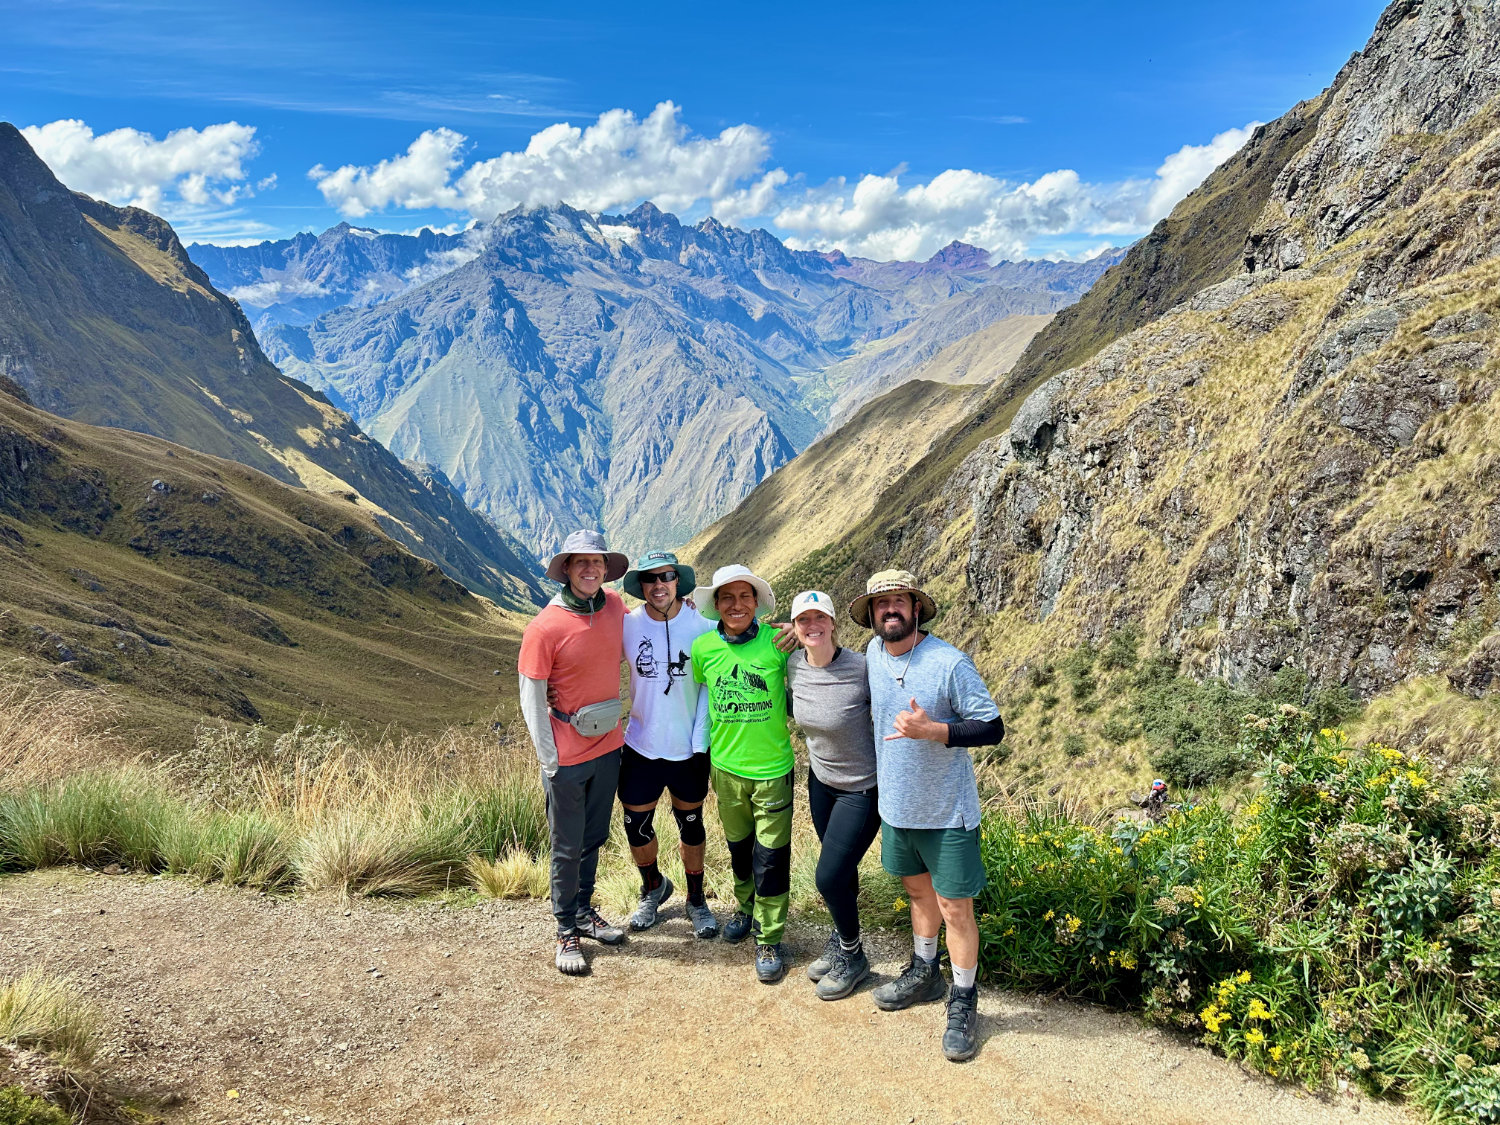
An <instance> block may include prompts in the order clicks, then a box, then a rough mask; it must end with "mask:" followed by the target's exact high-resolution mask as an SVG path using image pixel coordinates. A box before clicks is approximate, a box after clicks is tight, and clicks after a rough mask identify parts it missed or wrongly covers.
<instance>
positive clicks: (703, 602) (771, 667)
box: [692, 566, 793, 984]
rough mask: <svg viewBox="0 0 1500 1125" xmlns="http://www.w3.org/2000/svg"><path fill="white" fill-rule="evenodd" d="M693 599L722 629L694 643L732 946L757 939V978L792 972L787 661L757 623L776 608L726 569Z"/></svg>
mask: <svg viewBox="0 0 1500 1125" xmlns="http://www.w3.org/2000/svg"><path fill="white" fill-rule="evenodd" d="M693 600H694V601H695V602H696V603H697V604H698V605H699V606H700V607H701V612H702V613H703V616H704V617H707V618H709V619H710V620H716V621H718V622H719V627H718V628H717V629H714V630H712V631H710V632H707V633H704V634H703V635H702V636H700V637H699V638H698V639H697V640H696V641H694V642H693V648H692V664H693V679H695V680H696V681H697V682H698V683H700V684H704V685H706V686H707V689H708V690H707V693H706V694H707V695H708V722H709V731H708V744H709V753H710V755H711V757H712V765H713V768H712V771H711V773H712V779H713V787H714V793H715V795H716V796H717V797H718V799H719V819H720V821H721V822H722V823H723V825H724V838H725V839H726V840H727V841H728V842H729V862H730V866H731V867H732V868H733V870H734V893H735V898H736V899H737V900H738V907H739V908H738V909H737V910H736V911H735V913H734V916H733V917H732V918H730V919H729V921H728V922H727V923H725V925H724V940H725V941H730V942H739V941H744V940H745V938H746V937H748V936H749V935H750V933H751V932H752V930H754V931H755V933H756V947H755V975H756V977H757V979H759V980H760V981H762V982H763V983H765V984H770V983H772V982H774V981H778V980H780V979H781V978H782V977H783V976H784V975H785V974H786V950H785V949H784V948H783V947H782V944H781V936H782V932H783V930H785V928H786V911H787V900H788V897H789V891H790V888H791V878H792V787H793V783H792V740H791V736H790V734H789V733H788V731H787V724H786V662H787V658H786V654H785V653H783V652H782V651H781V650H780V649H778V648H777V647H776V644H775V638H774V634H773V633H772V631H771V629H770V628H762V627H761V624H760V622H759V621H757V620H756V618H757V617H759V616H760V615H762V614H766V613H769V612H771V611H772V610H774V609H775V608H776V596H775V595H774V594H773V593H772V592H771V587H770V586H769V585H768V584H767V583H766V581H765V580H764V579H763V578H758V577H756V576H755V575H754V574H752V573H751V572H750V570H749V569H748V568H747V567H743V566H721V567H720V568H719V569H718V570H716V571H714V578H713V582H712V583H711V584H710V585H708V586H700V587H699V588H698V589H697V591H696V592H695V593H694V595H693Z"/></svg>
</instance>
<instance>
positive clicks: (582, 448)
mask: <svg viewBox="0 0 1500 1125" xmlns="http://www.w3.org/2000/svg"><path fill="white" fill-rule="evenodd" d="M386 237H388V238H396V237H398V236H386ZM467 237H468V238H469V240H470V241H469V242H468V243H467V244H466V245H468V246H469V247H471V248H473V249H477V250H478V256H477V257H475V258H473V259H472V260H470V261H467V262H465V263H464V264H462V265H459V266H458V267H457V268H455V269H453V270H451V271H450V272H448V273H446V274H444V275H443V276H441V277H438V278H436V279H434V280H431V281H429V282H427V283H425V284H421V285H415V286H413V287H412V288H410V289H408V290H406V291H404V292H401V293H399V294H397V295H395V296H392V297H388V298H387V299H385V300H383V301H382V302H381V303H379V304H376V305H374V306H373V307H368V308H358V307H354V306H352V305H351V306H348V307H344V308H340V309H336V310H333V311H331V312H328V313H325V314H323V315H321V316H319V317H317V318H316V319H314V320H313V321H312V322H311V323H309V324H305V325H301V324H292V323H284V324H280V325H275V326H272V327H270V328H267V329H266V330H265V332H263V334H262V339H263V341H264V342H265V345H266V347H267V349H268V351H269V353H270V354H271V355H272V356H273V357H274V358H275V359H276V360H277V361H278V362H279V363H280V364H281V365H282V366H283V368H284V369H285V370H287V371H288V373H290V374H293V375H296V376H297V377H299V378H302V379H305V380H307V381H308V382H310V383H312V384H313V385H314V386H317V387H319V388H320V389H322V390H324V391H325V392H326V393H328V394H329V395H330V396H331V397H332V398H333V399H334V401H336V402H337V403H338V404H339V405H341V406H345V407H346V408H347V409H349V410H350V411H351V413H353V415H354V417H355V419H356V420H357V421H359V422H360V423H361V424H362V425H364V426H366V428H368V429H369V430H370V432H371V433H372V434H374V435H375V436H377V437H378V438H380V439H381V440H382V441H384V442H386V443H387V444H388V445H389V446H390V447H391V448H392V449H394V450H395V451H396V452H397V453H399V454H400V455H402V456H409V457H414V458H418V459H420V460H424V461H430V462H432V463H434V464H436V465H438V466H440V467H441V468H442V469H443V471H444V472H445V473H446V474H447V475H448V477H449V478H450V479H452V481H453V482H454V484H455V485H456V486H457V487H458V488H459V490H460V491H461V492H462V493H463V495H464V497H465V499H466V500H467V501H468V502H469V503H470V504H471V505H472V506H474V507H475V508H477V509H478V510H480V511H482V512H484V513H486V514H487V515H489V516H490V517H491V518H492V519H494V520H495V521H496V522H498V523H500V524H501V525H502V526H505V527H507V528H509V529H511V530H512V531H514V532H515V533H516V534H517V535H518V536H520V537H521V538H522V539H523V540H524V541H526V542H527V543H528V544H530V545H531V546H532V547H533V549H535V550H536V551H537V552H538V553H541V554H545V553H547V552H548V551H549V550H550V549H551V548H552V547H553V546H555V544H556V543H557V542H558V541H559V540H560V539H561V538H562V536H563V535H565V534H566V533H567V531H568V530H569V529H570V528H572V527H574V526H577V525H579V524H581V523H586V522H590V521H597V522H598V523H600V524H602V525H603V526H604V527H605V528H606V529H608V530H609V531H610V533H611V534H612V535H614V536H615V537H616V538H617V539H619V540H620V542H621V543H622V545H624V546H625V547H627V548H631V547H635V546H639V545H642V544H644V543H646V542H648V541H651V542H681V541H682V540H683V539H685V538H687V537H688V536H689V535H690V534H692V533H693V532H694V531H695V530H697V529H698V528H700V527H702V526H703V524H704V523H705V522H707V521H708V520H711V519H713V518H714V517H716V516H717V515H718V514H719V513H721V512H723V511H725V510H727V508H729V507H731V506H733V504H734V503H735V502H737V501H738V500H739V499H740V498H741V497H742V496H744V495H745V494H746V493H747V492H748V491H749V490H750V489H752V488H753V487H754V486H755V485H756V484H757V483H758V482H759V481H760V480H761V479H763V478H764V477H765V476H766V475H767V474H768V473H769V472H771V471H772V470H774V469H775V468H776V467H777V466H779V465H782V464H784V463H785V462H786V461H787V460H789V459H790V458H791V457H792V456H794V455H795V454H796V453H797V452H798V451H799V450H801V449H803V448H805V447H806V446H807V444H808V443H809V442H810V441H811V440H812V439H813V438H814V437H815V436H816V435H817V433H818V432H819V431H820V430H821V429H822V428H823V427H824V425H825V423H826V421H827V411H828V410H829V409H830V408H831V407H833V406H834V404H835V403H836V402H837V403H839V404H841V405H840V409H842V410H848V409H852V408H853V407H854V406H856V405H858V403H860V402H863V401H865V399H867V398H869V397H871V396H872V395H874V394H878V393H880V392H881V391H883V390H884V389H887V388H888V387H889V386H891V385H894V384H895V383H896V382H898V381H899V380H900V378H901V377H902V376H903V373H904V372H905V371H906V370H907V369H909V367H910V366H911V365H913V364H916V363H918V362H920V361H921V360H923V359H926V358H928V357H929V356H930V355H931V354H933V353H934V352H936V351H937V350H938V349H939V348H941V347H942V346H944V345H945V344H947V343H949V342H951V341H953V340H955V339H957V338H959V337H960V336H963V335H966V334H968V333H970V332H972V331H974V330H976V329H979V328H983V327H986V326H988V325H989V324H991V323H993V322H994V321H996V320H1000V319H1003V318H1005V317H1007V316H1011V315H1016V314H1020V315H1032V314H1038V313H1042V314H1045V313H1050V312H1052V311H1054V310H1055V309H1057V308H1059V307H1061V306H1062V305H1064V304H1066V303H1067V302H1069V301H1072V300H1074V299H1076V298H1077V296H1078V294H1079V293H1081V292H1083V291H1084V290H1085V289H1086V288H1087V286H1088V285H1089V284H1090V283H1092V281H1093V280H1094V279H1095V278H1096V277H1097V276H1098V275H1099V273H1100V272H1101V271H1102V270H1103V268H1104V265H1105V263H1104V262H1098V263H1085V264H1075V263H1052V262H1021V263H1012V262H1004V263H1000V264H998V265H991V264H990V263H989V255H988V254H986V253H984V252H983V251H980V250H976V249H975V248H973V247H964V246H960V245H957V244H955V245H954V246H952V247H949V248H948V249H946V250H944V251H943V252H941V253H940V254H938V255H936V256H934V258H933V259H931V260H930V261H928V262H924V263H876V262H867V261H863V260H860V259H854V260H850V259H848V258H845V257H844V256H843V255H841V254H815V253H808V252H801V251H791V250H788V249H787V248H786V247H785V246H784V245H782V243H781V242H779V241H778V240H777V239H776V238H774V237H773V236H771V235H770V234H768V233H766V232H765V231H760V230H757V231H750V232H745V231H740V230H735V229H733V228H730V227H726V226H724V225H722V224H720V223H718V222H716V221H714V220H713V219H707V220H704V221H703V222H701V223H699V224H697V225H696V226H691V227H688V226H684V225H682V224H681V223H679V222H678V221H677V220H676V219H675V218H674V217H673V216H671V215H667V214H664V213H662V212H661V211H659V210H657V209H656V208H655V207H654V206H652V205H650V204H644V205H642V206H641V207H640V208H638V209H636V210H635V211H634V212H632V213H631V214H629V215H624V216H620V215H601V216H597V217H596V216H591V215H588V214H585V213H583V212H580V211H576V210H573V209H571V208H568V207H561V206H560V207H555V208H537V209H533V210H530V211H526V210H517V211H515V212H513V213H510V214H508V215H504V216H501V217H500V218H499V219H497V220H496V221H495V222H493V223H490V224H487V225H486V226H484V227H482V228H477V229H476V230H474V231H471V232H469V234H468V236H467ZM324 242H326V243H327V244H328V245H330V246H333V245H343V244H346V243H351V244H353V243H370V242H371V240H369V239H364V238H362V236H358V235H357V234H352V233H351V232H349V231H338V230H337V229H336V230H335V231H330V232H328V233H327V234H325V235H324V236H323V238H322V239H320V240H318V242H317V246H315V245H314V243H313V242H312V241H310V240H308V239H304V240H302V241H300V242H297V241H295V240H294V242H293V243H286V244H276V245H275V246H271V247H269V248H267V249H264V250H263V249H262V248H256V247H251V248H244V249H236V248H228V247H224V248H215V250H214V254H213V255H212V256H207V255H205V256H204V259H203V260H204V261H205V263H207V264H208V265H209V266H210V267H211V268H212V269H217V270H224V271H227V272H225V273H224V274H223V275H222V276H221V275H220V274H215V275H214V276H215V277H216V279H218V280H221V281H223V282H224V283H225V284H230V283H234V284H242V283H243V284H254V282H251V281H249V279H251V278H253V277H256V276H263V277H265V278H266V280H265V282H264V284H266V285H272V284H278V283H279V282H278V281H277V278H279V277H281V276H283V274H279V273H276V271H275V270H272V269H270V268H269V267H268V266H267V265H266V264H265V262H264V259H265V257H266V255H267V253H269V252H270V251H272V250H276V247H277V246H280V247H281V248H282V249H281V250H277V252H276V254H274V255H272V256H273V257H275V258H276V260H277V261H282V260H286V261H291V260H292V259H296V258H297V255H298V254H301V253H303V252H304V250H305V251H306V256H305V258H302V259H297V260H298V262H300V263H301V264H298V265H297V266H296V269H297V270H301V271H302V273H301V274H299V275H298V276H312V274H311V273H309V272H308V271H309V270H311V269H312V268H313V264H314V262H315V258H316V255H315V254H314V250H315V249H317V247H320V246H322V244H323V243H324ZM299 247H301V249H299ZM410 252H411V253H414V252H415V251H414V250H412V251H410ZM291 268H292V267H291V266H288V267H287V269H288V270H290V269H291ZM277 269H281V267H279V266H278V267H277ZM256 271H260V273H257V272H256ZM283 272H285V271H283ZM293 272H295V271H293ZM356 276H357V275H350V277H349V279H347V282H346V284H353V280H354V278H355V277H356ZM381 276H388V274H387V275H381ZM375 280H378V279H375ZM375 280H372V284H375ZM375 287H376V289H377V290H378V288H379V286H378V285H376V286H375ZM903 333H904V335H903ZM885 337H891V341H890V343H889V345H888V346H885V347H877V348H876V349H875V350H873V351H867V349H868V348H869V346H870V345H871V344H872V343H873V342H876V341H881V340H882V339H883V338H885ZM855 354H858V355H859V358H858V359H856V360H855V361H853V363H852V364H851V365H850V366H848V367H845V368H841V369H839V370H838V373H837V376H836V386H834V385H830V383H829V381H828V379H827V377H826V374H825V373H827V372H828V371H829V370H830V369H831V368H833V367H834V365H835V364H838V363H839V361H840V360H843V359H846V358H848V357H850V356H851V355H855Z"/></svg>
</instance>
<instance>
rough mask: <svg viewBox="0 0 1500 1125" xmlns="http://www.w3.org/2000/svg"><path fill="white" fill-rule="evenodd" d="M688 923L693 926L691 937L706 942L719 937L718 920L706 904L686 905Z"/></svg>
mask: <svg viewBox="0 0 1500 1125" xmlns="http://www.w3.org/2000/svg"><path fill="white" fill-rule="evenodd" d="M687 916H688V921H689V922H691V923H692V924H693V936H694V937H697V938H702V939H703V940H704V941H708V940H709V939H710V938H716V937H718V936H719V920H718V919H717V918H715V917H714V912H713V911H712V910H710V909H709V908H708V903H706V902H690V903H688V904H687Z"/></svg>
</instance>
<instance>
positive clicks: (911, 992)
mask: <svg viewBox="0 0 1500 1125" xmlns="http://www.w3.org/2000/svg"><path fill="white" fill-rule="evenodd" d="M936 614H937V606H936V605H935V604H934V602H933V600H932V599H931V598H930V597H928V596H927V594H925V593H924V592H923V591H922V590H921V588H920V587H919V586H918V585H917V580H916V578H915V577H914V576H913V575H912V574H910V573H909V572H907V571H903V570H886V571H881V572H880V573H879V574H876V575H875V576H874V577H873V578H871V579H870V581H869V583H868V584H867V585H866V588H865V593H864V594H862V595H861V596H860V597H858V598H856V599H854V602H853V603H852V604H851V605H850V607H849V615H850V616H851V617H853V618H854V620H855V621H857V622H858V623H859V624H861V625H864V626H867V627H868V628H871V629H873V630H874V631H875V636H874V637H873V638H872V639H871V641H870V644H869V647H868V648H867V649H866V650H865V668H866V671H867V673H868V675H869V678H870V714H871V718H872V720H873V722H874V726H875V759H876V775H877V786H878V788H879V791H880V819H881V822H882V826H881V841H880V850H881V865H882V866H883V867H885V869H886V870H887V871H889V872H891V873H892V874H893V875H899V876H900V877H901V883H902V886H904V887H905V889H906V893H907V896H908V897H909V898H910V900H911V924H912V943H913V947H914V951H913V954H912V959H911V963H910V964H909V965H907V967H906V970H905V971H904V972H903V973H902V974H901V976H900V977H899V978H898V979H896V980H894V981H891V982H889V983H887V984H883V985H881V986H880V987H879V988H877V989H876V990H875V992H874V998H875V1003H876V1005H877V1006H878V1007H880V1008H882V1009H884V1010H886V1011H895V1010H897V1009H900V1008H907V1007H910V1006H911V1005H912V1004H917V1003H927V1002H929V1001H933V1000H941V999H942V998H943V996H944V995H945V994H947V992H948V987H947V984H946V982H945V981H944V980H943V974H942V971H941V970H940V969H939V968H938V961H937V957H938V949H937V942H938V931H939V929H941V928H942V926H943V925H944V924H945V923H946V924H947V927H948V957H949V960H950V961H951V962H952V964H953V991H952V994H951V996H949V1000H948V1027H947V1030H946V1031H945V1033H944V1035H943V1054H944V1055H945V1056H947V1057H948V1058H949V1059H951V1060H953V1061H955V1062H961V1061H964V1060H966V1059H971V1058H973V1057H974V1055H975V1054H976V1053H977V1052H978V1050H979V1042H978V1035H977V1029H978V1011H977V1009H978V989H977V986H976V984H975V977H976V975H977V974H978V971H979V927H978V926H977V925H976V924H975V921H974V898H975V896H977V895H978V894H979V893H980V892H981V891H982V890H984V884H985V874H984V864H983V862H982V860H981V858H980V854H979V787H978V785H977V784H976V782H975V780H974V762H973V760H972V758H971V757H970V756H969V750H968V748H969V747H971V746H988V745H993V744H994V743H997V742H999V741H1000V740H1001V738H1003V737H1004V734H1005V726H1004V724H1003V723H1002V722H1001V721H1000V711H999V709H998V708H997V707H996V706H995V701H994V700H993V699H991V698H990V693H989V689H988V688H986V687H985V685H984V681H983V680H982V679H981V678H980V676H979V671H978V669H976V668H975V667H974V662H973V661H972V660H970V659H969V658H968V657H967V656H965V655H964V654H963V653H962V652H960V651H959V650H958V649H956V648H954V647H953V646H952V645H950V644H948V643H946V642H944V641H941V640H939V639H938V638H937V637H934V636H932V635H930V634H928V633H925V632H921V631H920V630H919V629H918V626H919V625H920V624H922V623H925V622H927V621H929V620H931V618H933V617H934V616H936Z"/></svg>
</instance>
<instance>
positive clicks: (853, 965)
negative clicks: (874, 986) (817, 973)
mask: <svg viewBox="0 0 1500 1125" xmlns="http://www.w3.org/2000/svg"><path fill="white" fill-rule="evenodd" d="M869 975H870V959H869V958H868V957H866V956H865V947H864V946H863V945H860V946H859V947H858V948H857V949H855V950H853V951H852V952H850V951H848V950H845V949H843V948H840V949H839V951H838V953H837V954H836V955H835V956H834V959H833V964H832V965H830V966H828V972H826V973H824V974H823V979H822V980H820V981H818V987H817V993H818V999H819V1000H842V999H843V998H844V997H845V996H848V995H849V993H851V992H853V991H854V990H855V989H856V988H858V987H859V982H860V981H862V980H864V979H865V978H866V977H867V976H869Z"/></svg>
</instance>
